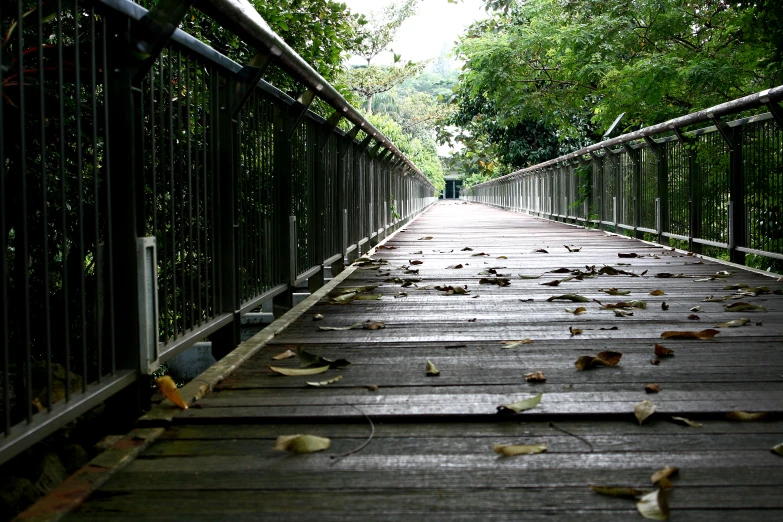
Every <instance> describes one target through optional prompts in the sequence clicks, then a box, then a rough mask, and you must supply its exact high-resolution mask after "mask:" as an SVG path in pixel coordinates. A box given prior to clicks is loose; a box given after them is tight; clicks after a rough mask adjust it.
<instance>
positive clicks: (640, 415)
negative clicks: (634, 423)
mask: <svg viewBox="0 0 783 522" xmlns="http://www.w3.org/2000/svg"><path fill="white" fill-rule="evenodd" d="M655 409H656V408H655V404H653V403H652V402H650V401H647V400H645V401H642V402H639V403H637V404H636V405H634V407H633V413H634V415H636V419H637V420H638V421H639V424H642V423H643V422H644V421H645V420H646V419H647V418H648V417H649V416H650V415H652V414H653V413H655Z"/></svg>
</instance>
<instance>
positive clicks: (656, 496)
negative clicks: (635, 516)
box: [636, 489, 669, 520]
mask: <svg viewBox="0 0 783 522" xmlns="http://www.w3.org/2000/svg"><path fill="white" fill-rule="evenodd" d="M636 509H637V511H639V514H640V515H641V516H643V517H644V518H646V519H649V520H668V519H669V500H668V497H667V492H666V490H665V489H659V490H656V491H653V492H652V493H648V494H647V495H645V496H643V497H642V498H641V499H640V500H639V502H637V503H636Z"/></svg>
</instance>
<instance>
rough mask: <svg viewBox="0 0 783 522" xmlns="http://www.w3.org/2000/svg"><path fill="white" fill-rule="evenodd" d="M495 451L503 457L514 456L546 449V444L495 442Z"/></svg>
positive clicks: (531, 453) (532, 453)
mask: <svg viewBox="0 0 783 522" xmlns="http://www.w3.org/2000/svg"><path fill="white" fill-rule="evenodd" d="M494 450H495V453H500V454H501V455H503V456H504V457H514V456H516V455H534V454H536V453H543V452H545V451H546V444H532V445H528V444H495V446H494Z"/></svg>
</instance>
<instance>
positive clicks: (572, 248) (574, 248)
mask: <svg viewBox="0 0 783 522" xmlns="http://www.w3.org/2000/svg"><path fill="white" fill-rule="evenodd" d="M563 246H564V247H565V248H566V250H568V251H569V252H579V251H580V250H582V247H579V248H576V247H570V246H568V245H563Z"/></svg>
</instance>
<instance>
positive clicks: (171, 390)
mask: <svg viewBox="0 0 783 522" xmlns="http://www.w3.org/2000/svg"><path fill="white" fill-rule="evenodd" d="M155 385H156V386H157V387H158V388H159V389H160V391H161V393H163V395H164V396H165V397H166V398H167V399H168V400H170V401H171V402H173V403H174V405H175V406H177V407H178V408H180V409H183V410H187V409H188V405H187V404H186V403H185V401H183V400H182V396H181V395H180V394H179V390H178V389H177V384H176V383H175V382H174V379H172V378H171V377H170V376H168V375H163V376H161V377H158V378H157V379H155Z"/></svg>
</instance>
